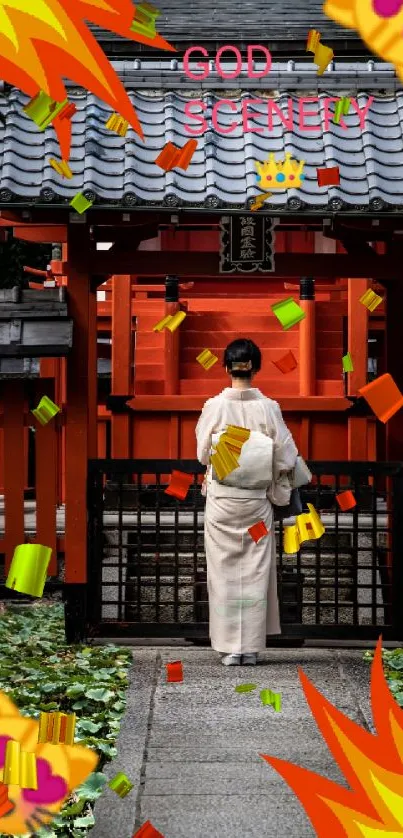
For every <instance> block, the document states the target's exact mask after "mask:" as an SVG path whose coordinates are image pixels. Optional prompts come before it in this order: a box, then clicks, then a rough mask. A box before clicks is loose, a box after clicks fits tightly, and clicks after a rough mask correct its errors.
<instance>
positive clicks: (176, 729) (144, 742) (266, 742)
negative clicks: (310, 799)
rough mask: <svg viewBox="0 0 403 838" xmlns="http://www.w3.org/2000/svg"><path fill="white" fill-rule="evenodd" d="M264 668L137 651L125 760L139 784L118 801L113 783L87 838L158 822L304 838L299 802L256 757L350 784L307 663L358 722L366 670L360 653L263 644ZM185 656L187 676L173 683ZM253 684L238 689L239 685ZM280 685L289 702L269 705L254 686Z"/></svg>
mask: <svg viewBox="0 0 403 838" xmlns="http://www.w3.org/2000/svg"><path fill="white" fill-rule="evenodd" d="M262 658H263V663H262V664H261V665H259V666H257V667H223V666H222V664H221V663H220V659H219V657H218V655H217V653H215V652H213V651H212V650H211V649H210V648H201V647H198V648H189V647H182V648H178V647H175V648H168V647H161V646H158V647H150V646H147V647H144V648H141V647H138V646H137V647H135V648H133V667H132V670H131V673H130V688H129V698H128V704H127V709H126V713H125V716H124V719H123V722H122V727H121V731H120V735H119V740H118V743H117V746H118V757H117V758H116V759H115V760H114V762H113V763H112V764H109V766H108V767H107V769H106V770H105V773H106V774H107V776H108V778H110V777H112V776H114V774H116V773H117V772H118V771H123V772H124V773H126V774H127V775H128V777H129V778H130V779H131V781H132V782H133V783H134V786H135V787H134V789H133V791H132V792H131V793H130V794H129V795H128V796H127V797H126V798H124V799H120V798H119V797H118V796H117V795H116V794H114V792H112V791H111V790H110V789H108V790H107V791H106V792H105V794H104V795H103V796H102V798H101V799H100V800H99V801H98V803H97V805H96V808H95V817H96V826H95V827H94V829H93V830H91V838H131V836H132V835H133V834H134V833H135V832H136V830H137V829H139V827H140V826H141V824H142V823H144V821H146V820H148V819H149V820H151V822H152V823H153V825H154V826H155V827H156V828H157V829H158V830H159V831H160V832H161V833H162V834H163V835H164V838H206V835H210V836H220V838H243V836H253V838H261V836H262V835H268V834H270V835H273V836H276V838H309V837H310V836H313V835H314V831H313V829H312V826H311V824H310V822H309V820H308V818H307V816H306V815H305V812H304V810H303V808H302V807H301V805H300V804H299V801H298V799H297V798H296V796H295V794H294V793H293V792H292V791H291V789H290V788H289V787H288V786H287V784H286V783H285V782H284V780H283V779H282V778H281V777H280V775H279V774H278V773H277V772H276V771H275V770H274V769H273V768H272V767H271V766H270V765H269V764H268V763H266V762H265V761H264V760H262V759H261V757H259V753H266V754H268V755H272V756H277V757H280V758H282V759H285V760H289V761H290V762H293V763H295V764H297V765H302V766H304V767H305V768H308V769H309V770H311V771H315V772H317V773H319V774H321V775H322V776H326V777H328V778H329V779H331V780H334V781H335V782H338V783H340V784H342V785H344V786H345V785H346V783H345V780H344V779H343V777H342V776H341V775H340V772H339V769H338V767H337V765H336V764H335V762H334V760H333V758H332V756H331V754H330V753H329V751H328V749H327V746H326V744H325V742H324V740H323V739H322V737H321V735H320V733H319V731H318V728H317V725H316V722H315V721H314V719H313V717H312V715H311V712H310V709H309V707H308V705H307V702H306V700H305V696H304V693H303V690H302V687H301V684H300V681H299V677H298V667H301V668H302V669H303V671H304V672H305V673H306V674H307V676H308V677H309V678H310V679H311V680H312V682H313V683H314V684H315V686H316V687H317V688H318V689H319V690H320V691H321V692H322V693H323V694H324V695H325V696H326V697H327V698H328V699H329V700H330V701H331V702H332V703H334V704H335V705H336V707H337V708H338V709H340V710H342V711H343V712H344V713H345V714H346V715H348V716H349V717H350V718H351V719H353V720H354V721H356V722H357V723H358V724H360V725H365V724H367V725H368V724H369V723H370V722H371V718H370V705H369V674H370V667H369V666H368V664H366V663H365V662H364V661H363V660H362V651H361V650H360V651H358V652H357V651H351V650H346V649H343V650H342V651H339V650H335V649H331V650H330V649H325V648H320V649H312V648H308V649H303V648H302V649H301V648H300V649H268V650H266V652H264V653H262ZM173 660H181V661H182V663H183V669H184V681H183V683H178V684H169V683H167V682H166V670H165V664H166V663H168V662H170V661H173ZM241 683H255V684H257V689H256V690H255V691H254V692H251V693H246V694H238V693H235V689H234V688H235V685H236V684H241ZM265 687H268V688H270V689H272V690H274V691H276V692H281V693H282V698H283V709H282V712H281V713H275V711H274V710H273V709H272V708H271V707H264V706H263V705H262V704H261V702H260V698H259V690H260V689H262V688H265Z"/></svg>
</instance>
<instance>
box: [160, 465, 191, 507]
mask: <svg viewBox="0 0 403 838" xmlns="http://www.w3.org/2000/svg"><path fill="white" fill-rule="evenodd" d="M191 483H193V474H185V472H184V471H175V470H174V471H173V472H172V474H171V482H170V484H169V486H168V487H167V488H166V489H165V493H164V494H166V495H172V497H174V498H178V500H185V498H186V495H187V493H188V491H189V486H190V484H191Z"/></svg>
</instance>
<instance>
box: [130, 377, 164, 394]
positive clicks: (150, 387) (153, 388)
mask: <svg viewBox="0 0 403 838" xmlns="http://www.w3.org/2000/svg"><path fill="white" fill-rule="evenodd" d="M164 389H165V382H164V381H150V379H147V381H137V380H136V381H135V385H134V392H135V395H136V396H162V395H163V394H164Z"/></svg>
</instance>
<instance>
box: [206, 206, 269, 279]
mask: <svg viewBox="0 0 403 838" xmlns="http://www.w3.org/2000/svg"><path fill="white" fill-rule="evenodd" d="M277 221H278V219H277V218H271V217H269V216H265V215H256V213H255V214H250V215H230V216H222V218H221V224H220V227H221V238H220V273H221V274H225V273H231V274H233V273H238V274H239V273H273V272H274V240H275V233H274V227H275V225H276V223H277Z"/></svg>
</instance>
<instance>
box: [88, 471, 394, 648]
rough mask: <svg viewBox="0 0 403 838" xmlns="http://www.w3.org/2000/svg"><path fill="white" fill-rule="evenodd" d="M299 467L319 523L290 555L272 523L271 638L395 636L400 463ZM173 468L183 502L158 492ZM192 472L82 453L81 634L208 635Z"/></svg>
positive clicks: (199, 508) (200, 509)
mask: <svg viewBox="0 0 403 838" xmlns="http://www.w3.org/2000/svg"><path fill="white" fill-rule="evenodd" d="M309 467H310V469H311V471H312V473H313V475H314V482H313V484H311V485H310V486H309V487H307V488H306V489H305V490H302V497H303V501H304V502H305V503H306V502H307V501H308V502H311V503H313V505H314V506H315V508H316V509H317V510H318V512H319V513H320V515H321V518H322V521H323V523H324V525H325V529H326V531H325V534H324V535H323V536H322V538H321V539H320V540H319V541H310V542H306V543H304V544H303V545H302V547H301V550H300V551H299V552H298V553H297V554H296V555H294V556H289V555H285V554H284V553H283V550H282V540H283V539H282V536H283V533H282V525H279V526H278V527H277V528H276V529H277V532H276V538H277V543H278V552H277V556H278V558H277V571H278V591H279V600H280V609H281V621H282V638H283V639H291V638H293V639H295V638H301V639H305V638H309V637H310V638H312V637H315V638H323V639H327V638H333V639H349V638H351V639H360V638H361V639H364V638H377V637H378V636H379V634H381V633H382V634H383V636H384V638H385V639H393V640H400V639H401V638H402V634H403V631H402V629H403V623H402V613H403V609H402V607H401V603H402V594H403V569H402V563H403V464H401V463H367V462H363V463H358V462H311V463H309ZM173 469H177V470H179V471H184V472H188V473H190V474H193V478H194V481H193V485H192V486H191V487H190V490H189V493H188V496H187V499H186V501H178V500H175V499H174V498H172V497H170V496H169V495H166V494H165V493H164V490H165V488H166V486H167V485H168V482H169V475H170V473H171V471H172V470H173ZM203 473H204V468H203V467H202V466H201V465H200V464H199V463H198V462H197V461H195V460H92V461H90V463H89V473H88V604H87V632H88V634H89V636H108V637H122V636H127V637H183V638H189V639H196V638H200V639H201V638H206V639H208V601H207V585H206V560H205V554H204V545H203V515H204V500H203V498H202V497H201V494H200V483H201V480H202V476H203ZM347 488H350V489H352V491H353V492H354V495H355V498H356V500H357V505H356V507H355V508H354V509H353V510H351V511H350V512H348V513H342V512H341V511H340V509H339V506H338V504H337V502H336V499H335V496H336V494H337V493H338V492H339V491H342V490H344V489H347ZM289 523H292V521H290V522H289Z"/></svg>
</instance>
